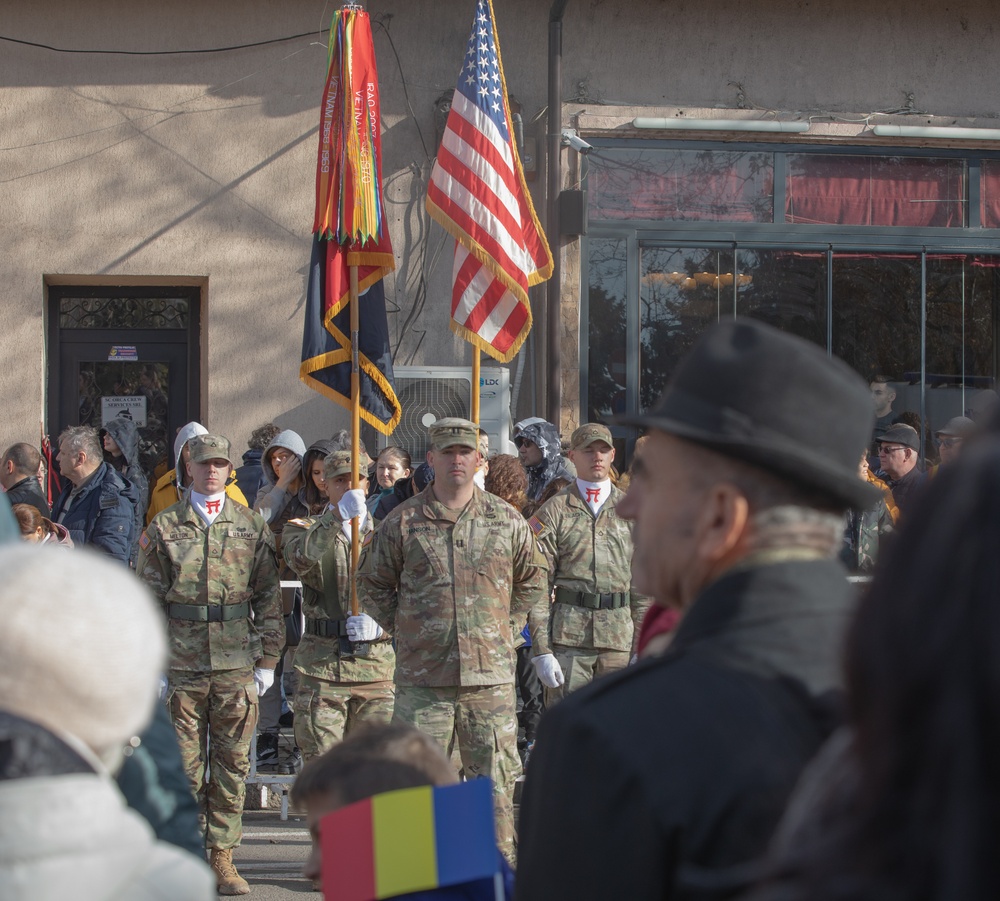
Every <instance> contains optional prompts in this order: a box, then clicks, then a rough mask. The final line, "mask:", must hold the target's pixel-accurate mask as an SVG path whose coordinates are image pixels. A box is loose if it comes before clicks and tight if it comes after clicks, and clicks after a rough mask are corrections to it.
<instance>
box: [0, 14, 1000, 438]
mask: <svg viewBox="0 0 1000 901" xmlns="http://www.w3.org/2000/svg"><path fill="white" fill-rule="evenodd" d="M366 5H367V8H368V9H369V11H370V13H371V14H372V17H373V20H374V21H375V29H374V34H375V45H376V52H377V55H378V63H379V70H380V78H381V89H382V109H383V117H384V121H383V125H384V135H383V148H384V159H385V167H384V176H385V192H386V197H387V201H388V203H387V214H388V217H389V224H390V231H391V235H392V239H393V244H394V248H395V252H396V259H397V270H396V273H395V274H394V276H393V277H391V278H390V279H389V280H388V282H387V298H388V302H389V305H390V310H391V312H390V323H389V324H390V333H391V335H392V337H393V339H394V342H395V343H396V345H397V354H396V362H397V363H398V364H417V365H459V364H464V363H466V362H468V361H469V359H470V353H469V350H468V348H467V347H466V346H465V345H464V344H463V343H462V342H460V341H459V340H458V339H456V338H454V336H452V335H451V333H450V332H449V331H448V330H447V321H448V308H449V298H450V267H451V241H450V239H448V238H446V236H445V235H444V233H443V231H442V230H441V229H440V228H439V227H438V226H436V225H433V224H431V223H430V222H429V220H428V217H427V216H426V213H425V212H424V206H423V203H424V193H425V188H426V181H427V178H428V175H429V172H430V167H431V163H432V158H433V155H434V152H435V149H436V142H437V136H436V133H435V118H434V104H435V101H436V100H437V99H438V98H439V97H440V96H441V95H442V94H443V93H444V92H446V91H450V90H451V89H452V88H453V87H454V84H455V80H456V77H457V71H458V66H459V65H460V60H461V57H462V54H463V52H464V46H465V42H466V39H467V37H468V31H469V26H470V24H471V16H472V8H473V3H472V0H435V2H427V0H383V2H374V0H373V2H369V3H367V4H366ZM549 6H550V4H547V3H545V2H544V0H543V2H538V0H494V7H495V10H496V16H497V21H498V27H499V33H500V40H501V48H502V52H503V58H504V64H505V69H506V74H507V82H508V88H509V89H510V91H511V92H512V93H513V94H515V95H516V96H517V97H518V99H519V100H520V102H521V104H522V107H523V109H524V118H525V122H526V123H527V126H528V127H527V133H528V135H529V137H534V138H536V141H537V143H536V144H535V145H534V149H535V151H536V153H537V155H538V156H539V165H540V168H539V172H538V175H537V177H536V178H535V179H534V180H533V181H532V182H530V184H531V189H532V192H533V195H534V202H535V206H536V208H537V209H538V210H539V212H540V213H542V214H543V215H544V210H545V208H546V205H545V198H544V195H543V192H544V186H545V178H544V169H543V168H541V166H542V164H543V163H544V161H543V160H542V159H540V157H541V154H542V152H543V150H544V144H545V141H544V134H545V118H544V107H545V102H546V92H547V82H546V79H547V47H548V35H547V31H548V16H549ZM331 8H332V7H331V6H330V5H329V4H327V3H325V2H323V3H320V2H304V0H285V2H280V3H279V2H271V0H247V2H244V3H242V4H239V5H234V4H230V3H219V2H211V0H203V2H199V3H194V2H191V0H172V2H171V3H169V4H164V3H159V4H154V3H150V2H148V0H131V2H128V3H126V2H117V0H115V2H113V0H95V2H89V3H75V4H71V3H65V2H57V0H53V2H50V3H46V4H41V5H40V4H20V3H7V4H4V14H3V17H2V22H3V24H2V27H0V33H2V34H3V35H4V36H5V37H7V38H15V39H18V40H20V41H27V42H35V43H37V44H45V45H48V46H49V47H54V48H60V49H61V50H71V49H78V50H79V49H104V50H129V51H159V50H195V49H199V50H211V49H213V48H225V47H232V46H235V45H241V44H250V43H255V42H263V41H271V40H274V39H276V38H282V37H287V36H292V35H298V34H305V36H303V37H297V38H292V39H289V40H284V41H280V42H277V43H271V44H266V45H262V46H254V47H247V48H244V49H237V50H228V51H220V52H207V53H185V54H180V55H168V56H140V55H106V54H93V53H68V52H59V51H57V50H51V49H44V48H42V47H38V46H30V45H28V44H23V43H11V42H9V41H6V42H3V50H2V53H0V123H2V128H0V185H2V193H0V197H2V200H3V207H2V209H3V213H4V215H3V219H2V225H0V228H2V234H3V245H4V247H3V253H2V254H0V284H2V285H3V289H4V297H3V303H4V310H5V313H6V315H5V328H4V329H3V332H2V336H0V350H2V353H3V359H4V361H5V365H4V366H2V367H0V392H2V394H3V396H4V398H5V401H6V402H5V416H4V417H3V418H2V420H0V443H2V444H3V445H4V446H6V445H7V444H9V443H11V442H12V441H15V440H31V441H34V440H35V439H36V437H37V434H38V430H39V427H40V425H42V424H44V425H45V427H47V428H48V429H49V430H50V431H53V432H54V431H57V430H58V429H59V428H60V426H61V425H62V424H61V423H55V422H52V423H45V416H46V390H47V386H46V374H47V356H46V343H45V342H46V335H45V315H44V311H45V302H46V283H47V279H48V280H52V281H62V282H65V281H74V280H77V279H79V280H80V281H81V282H87V283H93V282H95V281H97V282H99V283H110V284H114V283H134V282H136V281H142V280H150V281H153V282H163V283H166V284H169V283H171V282H172V281H174V280H178V279H183V280H192V279H193V280H199V281H200V282H202V283H204V284H205V286H206V288H205V308H204V311H203V331H202V354H203V367H202V419H203V420H204V421H205V423H206V424H207V425H209V426H210V427H211V428H212V429H213V430H218V431H220V432H222V433H223V434H227V435H229V436H231V437H232V438H233V441H234V445H235V447H236V449H238V450H242V449H243V446H244V444H243V442H244V440H245V438H246V436H247V434H248V433H249V431H250V430H251V429H252V428H253V427H254V426H255V425H257V424H259V423H261V422H264V421H267V420H269V419H274V420H276V421H277V422H279V423H280V424H281V425H282V426H284V427H289V428H294V429H296V430H298V431H300V432H301V433H302V434H303V436H304V437H305V438H306V439H307V441H309V440H312V439H315V438H316V437H319V436H321V435H326V434H329V433H330V432H331V431H332V430H333V429H335V428H340V427H344V426H346V425H347V416H346V414H345V413H344V412H343V411H342V410H340V408H338V407H334V406H333V405H331V404H330V403H329V402H328V401H326V400H324V399H323V398H321V397H320V396H319V395H317V394H315V393H314V392H312V391H310V390H309V389H307V388H305V387H304V386H303V385H302V384H301V383H300V382H299V380H298V367H299V360H300V342H301V335H302V313H303V303H304V290H305V278H306V269H307V264H308V261H309V249H310V230H311V225H312V216H313V190H314V173H315V154H316V129H317V124H318V120H319V102H320V95H321V92H322V84H323V78H324V75H325V66H326V46H325V36H324V35H321V34H318V32H319V30H320V29H322V28H325V27H326V26H327V25H328V24H329V15H330V10H331ZM993 20H994V11H993V7H992V5H990V4H988V3H985V2H970V3H967V4H963V5H961V6H960V7H957V8H956V7H954V6H952V7H946V6H945V5H944V4H939V3H932V2H907V3H904V2H900V0H892V2H888V3H883V4H878V5H876V6H872V4H870V3H861V2H853V0H852V2H844V3H831V4H817V3H802V2H798V0H795V2H791V0H775V2H771V3H766V4H765V3H756V4H747V3H741V2H736V0H716V2H706V3H700V4H695V3H669V4H668V3H663V2H661V0H604V2H600V0H587V2H583V0H570V3H569V4H568V6H567V8H566V13H565V27H564V38H563V47H564V65H563V97H564V99H565V100H566V101H568V102H571V106H568V107H567V124H570V116H571V115H572V116H573V117H576V118H575V119H573V121H574V122H576V123H577V124H578V125H579V126H580V127H581V130H582V131H585V132H586V130H587V129H588V128H589V129H591V131H592V133H602V130H603V133H615V132H616V130H618V129H620V128H621V127H622V125H621V122H622V121H624V120H622V119H621V117H619V118H618V119H616V118H615V107H617V106H619V105H627V106H630V107H637V108H645V109H654V110H655V109H662V110H669V111H672V113H677V112H678V111H684V110H686V109H688V108H707V109H716V110H720V109H721V110H734V109H737V108H738V107H741V106H742V107H744V108H747V109H752V110H756V111H757V112H754V113H747V115H765V114H766V112H765V111H767V112H770V111H774V112H777V113H780V114H790V115H791V114H798V115H803V116H811V117H814V118H815V120H816V121H817V123H828V125H829V128H830V134H831V135H833V136H834V138H836V127H837V126H838V125H840V126H844V127H845V128H849V129H850V128H854V129H855V132H858V131H860V132H863V131H864V129H865V128H866V126H867V124H869V123H870V122H871V121H872V119H871V116H872V114H875V113H877V112H878V111H893V113H894V114H900V113H903V114H905V115H906V116H907V117H908V118H907V121H915V122H919V121H922V119H921V116H920V115H919V114H922V113H926V114H928V115H929V116H933V117H947V121H949V122H950V121H952V120H956V121H958V122H959V123H960V124H966V123H969V124H977V125H981V126H982V125H987V126H988V125H991V124H993V120H994V119H995V117H996V115H997V104H996V99H995V98H996V92H995V73H996V71H997V69H998V65H997V63H998V62H1000V59H998V57H1000V52H998V50H997V45H996V42H995V40H994V36H993V27H994V22H993ZM588 116H589V117H591V118H589V119H588ZM859 119H860V120H861V121H860V122H857V121H855V120H859ZM599 120H600V121H599ZM602 123H603V124H602ZM565 156H566V162H567V168H566V179H565V183H566V184H567V185H571V184H573V181H572V179H573V178H574V177H575V176H574V172H575V170H574V168H573V164H572V161H571V160H569V158H568V154H565ZM560 245H561V252H563V253H564V257H563V274H564V285H563V292H562V295H563V300H564V308H563V311H562V312H563V318H562V346H563V364H564V377H563V400H564V408H565V410H564V415H563V425H564V426H566V427H568V426H569V425H572V424H575V423H576V422H577V419H578V411H577V409H576V407H577V406H578V398H579V388H578V381H579V379H578V365H579V335H578V322H579V306H578V300H579V296H580V290H581V286H580V259H579V245H578V242H576V241H572V242H569V243H564V242H557V241H553V246H554V247H556V246H560ZM535 314H536V321H539V322H540V321H541V320H543V319H544V311H543V310H542V309H541V307H540V306H539V307H538V308H536V310H535ZM540 335H541V332H540V331H539V332H538V333H537V335H536V340H535V341H533V342H532V347H533V348H534V351H533V352H534V354H535V355H536V356H537V355H540V354H541V353H543V348H544V342H543V341H541V340H539V336H540ZM533 362H535V361H533V360H529V366H530V365H531V364H532V363H533ZM537 362H538V363H539V366H538V371H539V379H535V380H534V383H535V386H536V395H537V397H538V398H543V397H544V394H543V393H542V392H543V388H544V386H543V385H542V384H541V382H540V377H541V373H542V372H543V371H544V366H542V365H541V360H540V359H539V360H538V361H537ZM525 383H526V384H530V383H531V380H530V379H526V380H525ZM530 394H531V392H530V391H528V390H524V391H522V395H521V398H520V403H519V408H518V413H519V414H520V415H527V414H529V413H532V412H539V413H543V412H544V406H543V405H542V404H541V403H539V404H538V406H537V407H533V403H534V400H535V398H533V397H531V396H530Z"/></svg>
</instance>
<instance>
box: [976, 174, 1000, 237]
mask: <svg viewBox="0 0 1000 901" xmlns="http://www.w3.org/2000/svg"><path fill="white" fill-rule="evenodd" d="M979 197H980V209H979V215H980V216H981V217H982V224H983V228H1000V160H983V161H982V163H981V164H980V169H979Z"/></svg>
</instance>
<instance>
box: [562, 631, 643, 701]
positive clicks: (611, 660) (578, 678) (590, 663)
mask: <svg viewBox="0 0 1000 901" xmlns="http://www.w3.org/2000/svg"><path fill="white" fill-rule="evenodd" d="M552 653H553V654H555V656H556V660H558V661H559V665H560V666H561V667H562V671H563V676H565V677H566V683H565V684H564V685H560V686H559V687H558V688H548V687H547V686H546V688H545V707H546V709H548V708H549V707H551V706H552V705H553V704H555V703H556V702H557V701H561V700H562V699H563V698H564V697H566V695H568V694H569V693H570V692H572V691H576V690H577V689H578V688H583V686H584V685H587V684H588V683H590V682H593V681H594V679H596V678H597V677H598V676H605V675H607V674H608V673H615V672H618V670H620V669H625V667H626V666H628V661H629V657H631V654H629V652H628V651H609V650H596V649H595V648H570V647H566V646H565V645H560V644H554V645H552Z"/></svg>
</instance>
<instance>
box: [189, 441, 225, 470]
mask: <svg viewBox="0 0 1000 901" xmlns="http://www.w3.org/2000/svg"><path fill="white" fill-rule="evenodd" d="M188 449H189V450H190V451H191V462H192V463H205V462H207V461H208V460H225V461H226V462H227V463H228V464H229V465H230V466H233V465H234V464H233V461H232V458H231V457H230V456H229V439H228V438H223V437H222V436H221V435H196V436H195V437H194V438H192V439H191V440H190V441H189V442H188Z"/></svg>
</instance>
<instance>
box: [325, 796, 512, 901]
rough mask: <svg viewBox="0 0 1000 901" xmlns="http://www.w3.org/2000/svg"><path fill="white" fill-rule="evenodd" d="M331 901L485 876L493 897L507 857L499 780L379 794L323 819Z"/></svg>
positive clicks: (371, 899) (365, 900)
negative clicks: (499, 838)
mask: <svg viewBox="0 0 1000 901" xmlns="http://www.w3.org/2000/svg"><path fill="white" fill-rule="evenodd" d="M319 832H320V846H321V850H322V854H323V896H324V898H325V899H326V901H377V899H382V898H394V897H396V896H398V895H405V894H409V893H412V892H425V891H429V890H431V889H437V888H444V887H446V886H452V885H460V884H464V883H474V882H483V883H485V884H486V887H488V890H489V896H490V897H502V896H503V895H502V888H498V890H499V891H500V894H499V895H496V894H495V892H494V890H493V886H494V885H498V884H499V883H498V880H497V876H498V874H500V873H501V868H502V863H501V858H500V852H499V851H498V850H497V846H496V839H495V833H494V827H493V786H492V785H491V783H490V781H489V780H488V779H473V780H471V781H469V782H463V783H460V784H458V785H447V786H444V787H442V788H433V787H432V786H424V787H421V788H407V789H403V790H401V791H394V792H386V793H385V794H382V795H375V796H374V797H373V798H367V799H366V800H364V801H359V802H358V803H357V804H351V805H350V806H349V807H343V808H341V809H340V810H336V811H334V812H333V813H331V814H329V815H327V816H326V817H324V818H323V819H322V820H321V821H320V825H319Z"/></svg>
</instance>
